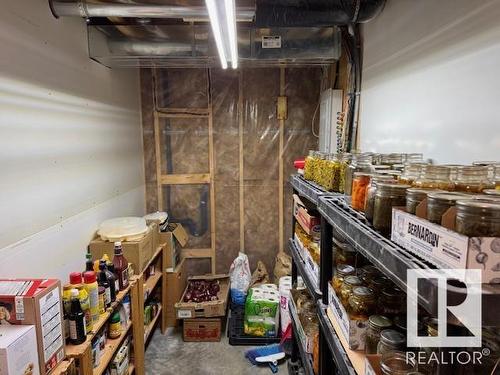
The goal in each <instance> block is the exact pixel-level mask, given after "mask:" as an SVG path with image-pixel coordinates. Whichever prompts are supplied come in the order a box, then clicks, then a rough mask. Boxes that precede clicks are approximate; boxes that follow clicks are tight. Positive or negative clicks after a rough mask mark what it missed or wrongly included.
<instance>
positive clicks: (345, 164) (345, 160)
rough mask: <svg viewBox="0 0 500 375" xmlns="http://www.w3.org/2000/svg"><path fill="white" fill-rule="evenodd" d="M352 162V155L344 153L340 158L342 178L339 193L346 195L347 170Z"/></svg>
mask: <svg viewBox="0 0 500 375" xmlns="http://www.w3.org/2000/svg"><path fill="white" fill-rule="evenodd" d="M351 160H352V155H351V154H349V153H344V154H342V156H341V157H340V178H339V193H342V194H343V193H344V188H345V178H346V174H347V169H348V168H349V165H350V163H351Z"/></svg>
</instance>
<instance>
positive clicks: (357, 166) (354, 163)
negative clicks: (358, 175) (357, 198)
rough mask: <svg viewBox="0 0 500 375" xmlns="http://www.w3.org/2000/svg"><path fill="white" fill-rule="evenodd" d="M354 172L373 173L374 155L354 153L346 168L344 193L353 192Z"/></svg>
mask: <svg viewBox="0 0 500 375" xmlns="http://www.w3.org/2000/svg"><path fill="white" fill-rule="evenodd" d="M354 172H365V173H373V172H374V169H373V166H372V156H371V154H358V155H353V158H352V160H351V163H350V164H349V167H348V168H347V170H346V175H345V181H344V194H346V195H351V193H352V182H353V179H354Z"/></svg>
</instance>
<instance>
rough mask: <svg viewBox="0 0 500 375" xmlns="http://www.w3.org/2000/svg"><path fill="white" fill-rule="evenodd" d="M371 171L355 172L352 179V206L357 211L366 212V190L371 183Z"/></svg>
mask: <svg viewBox="0 0 500 375" xmlns="http://www.w3.org/2000/svg"><path fill="white" fill-rule="evenodd" d="M371 177H372V174H371V173H365V172H354V177H353V180H352V197H351V207H352V208H353V209H355V210H356V211H361V212H364V210H365V198H366V190H367V189H368V185H369V184H370V179H371Z"/></svg>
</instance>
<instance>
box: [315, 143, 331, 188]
mask: <svg viewBox="0 0 500 375" xmlns="http://www.w3.org/2000/svg"><path fill="white" fill-rule="evenodd" d="M327 156H328V154H327V153H326V152H320V151H317V152H316V160H315V163H314V170H313V181H314V182H315V183H317V184H318V185H320V186H321V182H322V175H323V169H324V168H325V163H326V157H327Z"/></svg>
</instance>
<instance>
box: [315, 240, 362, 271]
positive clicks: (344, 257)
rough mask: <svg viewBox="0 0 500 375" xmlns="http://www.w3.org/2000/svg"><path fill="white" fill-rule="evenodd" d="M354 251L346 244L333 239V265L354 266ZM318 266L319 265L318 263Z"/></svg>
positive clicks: (355, 252)
mask: <svg viewBox="0 0 500 375" xmlns="http://www.w3.org/2000/svg"><path fill="white" fill-rule="evenodd" d="M356 254H357V251H356V249H355V248H354V247H353V246H352V245H351V244H349V243H347V242H340V241H339V240H337V239H336V238H333V255H334V257H335V265H338V264H348V265H350V266H353V267H355V266H356ZM318 264H319V263H318Z"/></svg>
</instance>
